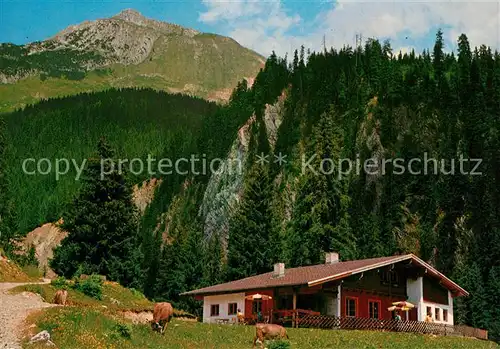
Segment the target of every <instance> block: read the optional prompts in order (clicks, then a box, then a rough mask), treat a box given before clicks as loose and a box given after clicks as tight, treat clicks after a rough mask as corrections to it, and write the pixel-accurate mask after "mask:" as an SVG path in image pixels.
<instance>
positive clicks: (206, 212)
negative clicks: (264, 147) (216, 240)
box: [200, 93, 286, 243]
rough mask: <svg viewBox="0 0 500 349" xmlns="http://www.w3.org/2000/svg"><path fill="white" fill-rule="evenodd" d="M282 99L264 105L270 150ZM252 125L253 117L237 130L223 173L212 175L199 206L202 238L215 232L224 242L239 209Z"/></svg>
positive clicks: (283, 96) (273, 141)
mask: <svg viewBox="0 0 500 349" xmlns="http://www.w3.org/2000/svg"><path fill="white" fill-rule="evenodd" d="M285 98H286V95H285V93H283V94H282V95H281V96H280V98H279V99H278V101H277V102H276V103H274V104H272V105H269V104H267V105H266V109H265V113H264V122H265V124H266V130H267V135H268V139H269V143H270V145H271V147H274V145H275V143H276V138H277V133H278V128H279V126H280V124H281V121H282V119H283V114H282V113H283V111H284V101H285ZM254 122H255V115H254V116H252V117H251V118H250V119H249V120H248V121H247V122H246V124H245V125H243V126H242V127H241V128H240V129H239V130H238V134H237V136H236V139H235V141H234V143H233V145H232V147H231V150H230V152H229V154H228V156H227V158H226V159H225V161H224V163H223V165H222V167H221V168H222V170H221V171H220V173H215V174H213V175H212V177H211V179H210V181H209V183H208V186H207V189H206V190H205V195H204V198H203V202H202V204H201V206H200V215H201V216H202V217H205V225H204V227H205V231H204V233H205V236H207V237H210V236H211V235H212V234H213V233H214V232H217V233H218V234H219V236H220V237H221V239H222V242H223V243H225V242H226V241H227V237H228V232H229V220H230V218H231V216H232V215H233V213H234V211H235V210H236V209H237V208H238V204H239V201H240V199H241V195H242V193H243V178H244V175H245V174H244V172H243V171H244V164H245V161H246V159H247V155H248V146H249V142H250V130H251V125H252V124H253V123H254Z"/></svg>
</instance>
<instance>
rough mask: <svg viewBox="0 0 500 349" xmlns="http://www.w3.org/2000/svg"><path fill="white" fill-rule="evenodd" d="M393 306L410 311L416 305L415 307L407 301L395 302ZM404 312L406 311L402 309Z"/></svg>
mask: <svg viewBox="0 0 500 349" xmlns="http://www.w3.org/2000/svg"><path fill="white" fill-rule="evenodd" d="M392 305H395V306H397V307H401V308H408V309H411V308H415V305H413V304H411V303H410V302H407V301H400V302H394V303H392ZM402 310H404V309H402Z"/></svg>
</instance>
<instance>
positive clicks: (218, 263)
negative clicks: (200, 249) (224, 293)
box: [203, 233, 225, 286]
mask: <svg viewBox="0 0 500 349" xmlns="http://www.w3.org/2000/svg"><path fill="white" fill-rule="evenodd" d="M223 253H224V251H223V249H222V244H221V241H220V237H219V235H218V234H216V233H214V234H212V236H210V237H209V238H208V241H207V243H206V246H205V250H204V258H203V262H204V263H203V285H204V286H211V285H216V284H219V283H222V282H223V281H224V280H225V276H224V264H223V263H224V261H223V257H224V255H223Z"/></svg>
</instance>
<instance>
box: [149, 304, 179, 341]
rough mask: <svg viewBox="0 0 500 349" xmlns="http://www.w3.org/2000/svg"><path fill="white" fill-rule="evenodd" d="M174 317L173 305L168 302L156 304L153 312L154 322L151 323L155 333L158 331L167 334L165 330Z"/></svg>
mask: <svg viewBox="0 0 500 349" xmlns="http://www.w3.org/2000/svg"><path fill="white" fill-rule="evenodd" d="M173 315H174V308H173V307H172V304H170V303H168V302H163V303H156V304H155V308H154V311H153V321H152V322H151V328H152V329H153V331H158V332H160V333H161V334H163V333H165V329H166V328H167V325H168V323H169V322H170V319H172V316H173Z"/></svg>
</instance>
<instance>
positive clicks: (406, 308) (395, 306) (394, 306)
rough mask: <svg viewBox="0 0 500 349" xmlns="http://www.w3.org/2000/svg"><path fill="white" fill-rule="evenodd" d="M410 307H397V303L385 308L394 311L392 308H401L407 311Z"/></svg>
mask: <svg viewBox="0 0 500 349" xmlns="http://www.w3.org/2000/svg"><path fill="white" fill-rule="evenodd" d="M410 309H411V308H410V307H398V306H397V305H393V306H392V307H389V308H387V310H389V311H394V310H402V311H409V310H410Z"/></svg>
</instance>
